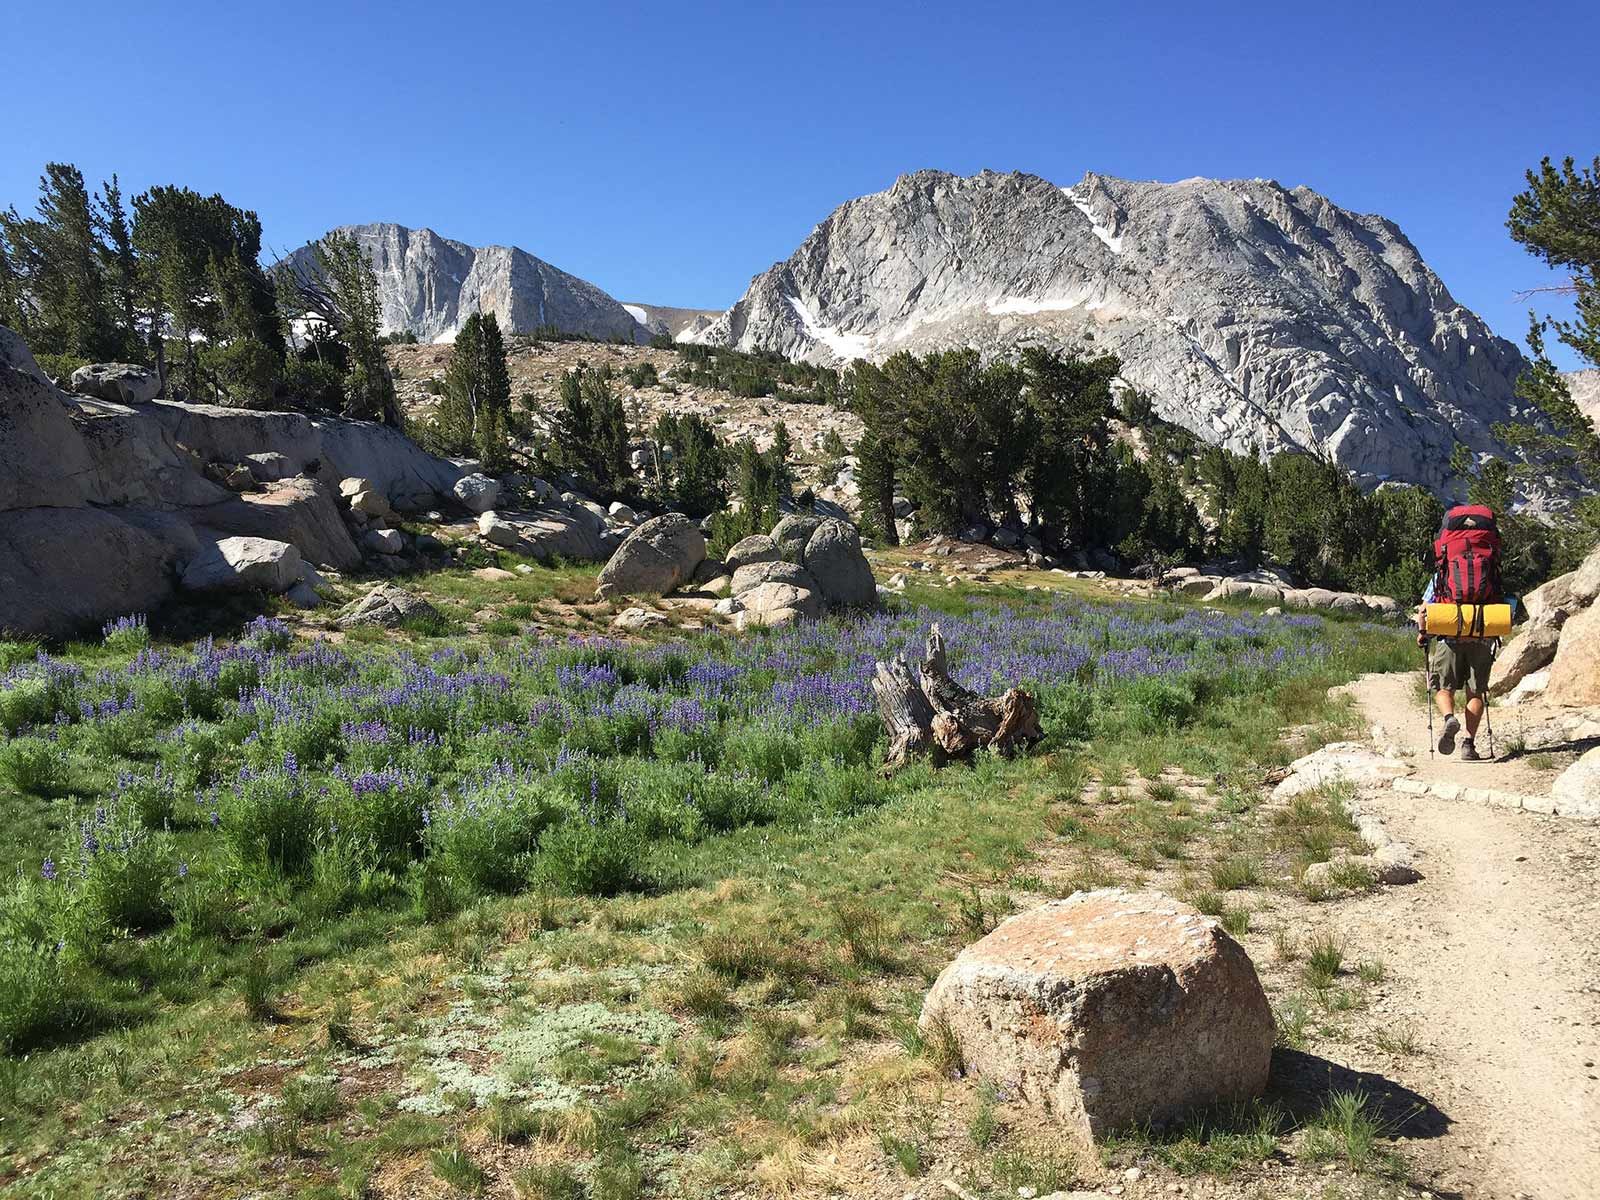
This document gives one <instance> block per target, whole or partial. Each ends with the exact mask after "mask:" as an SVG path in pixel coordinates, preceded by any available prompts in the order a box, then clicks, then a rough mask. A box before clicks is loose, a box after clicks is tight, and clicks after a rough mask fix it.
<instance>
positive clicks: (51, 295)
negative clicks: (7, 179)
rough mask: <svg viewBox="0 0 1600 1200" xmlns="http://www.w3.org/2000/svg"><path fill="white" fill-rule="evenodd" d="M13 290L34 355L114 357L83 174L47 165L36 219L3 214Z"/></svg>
mask: <svg viewBox="0 0 1600 1200" xmlns="http://www.w3.org/2000/svg"><path fill="white" fill-rule="evenodd" d="M0 230H3V231H4V235H5V240H6V243H7V247H8V258H9V267H8V269H9V270H10V271H11V272H12V273H13V274H14V276H15V278H16V283H15V284H14V285H13V293H14V294H13V299H12V304H13V305H18V306H20V307H25V308H26V318H25V320H23V321H22V322H21V323H22V324H25V325H26V327H27V329H28V335H29V337H30V339H31V340H32V343H33V348H34V350H35V351H37V352H41V353H46V354H65V355H71V356H74V357H77V358H85V359H107V358H113V357H115V356H116V354H117V351H118V349H119V348H120V347H119V338H118V334H117V328H116V323H115V321H114V319H113V317H112V313H111V307H110V304H109V303H108V299H107V294H106V284H105V275H104V263H103V246H102V244H101V242H100V238H99V236H98V233H97V230H96V224H95V214H94V210H93V207H92V205H91V201H90V196H89V189H88V188H87V187H86V186H85V185H84V182H83V173H82V172H80V171H79V170H78V168H77V167H74V166H72V165H71V164H69V163H47V164H45V173H44V175H43V176H41V177H40V179H39V200H38V203H37V204H36V206H35V215H34V216H32V217H24V216H22V215H20V214H19V213H18V212H17V210H16V208H15V207H13V208H11V209H9V210H7V211H6V212H4V213H0Z"/></svg>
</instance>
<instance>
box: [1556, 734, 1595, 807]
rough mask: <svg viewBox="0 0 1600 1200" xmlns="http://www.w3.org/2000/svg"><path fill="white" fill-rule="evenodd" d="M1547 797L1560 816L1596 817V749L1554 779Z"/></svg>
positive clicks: (1585, 754)
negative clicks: (1553, 803)
mask: <svg viewBox="0 0 1600 1200" xmlns="http://www.w3.org/2000/svg"><path fill="white" fill-rule="evenodd" d="M1550 797H1551V799H1552V800H1554V801H1555V804H1556V811H1557V812H1558V813H1560V814H1561V815H1563V816H1568V817H1600V746H1596V747H1594V748H1593V749H1591V750H1586V751H1584V753H1583V755H1582V756H1581V757H1580V758H1579V759H1578V761H1577V762H1575V763H1573V764H1572V765H1571V766H1570V767H1568V768H1567V769H1566V770H1565V771H1563V772H1561V774H1560V775H1558V776H1556V781H1555V784H1554V785H1553V786H1552V787H1551V789H1550Z"/></svg>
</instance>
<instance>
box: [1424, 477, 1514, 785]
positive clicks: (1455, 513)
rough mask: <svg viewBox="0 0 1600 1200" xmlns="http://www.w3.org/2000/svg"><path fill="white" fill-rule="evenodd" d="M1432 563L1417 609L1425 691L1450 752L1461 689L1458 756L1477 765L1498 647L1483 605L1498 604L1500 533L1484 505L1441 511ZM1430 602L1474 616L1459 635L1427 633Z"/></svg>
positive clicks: (1446, 751)
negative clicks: (1467, 610)
mask: <svg viewBox="0 0 1600 1200" xmlns="http://www.w3.org/2000/svg"><path fill="white" fill-rule="evenodd" d="M1433 565H1434V573H1433V578H1432V579H1430V580H1429V581H1428V586H1427V589H1426V590H1425V591H1424V592H1423V594H1422V604H1421V606H1420V607H1419V608H1418V609H1417V645H1419V646H1421V647H1423V649H1424V651H1425V654H1424V659H1425V661H1426V664H1427V674H1428V688H1429V690H1430V691H1431V692H1432V693H1433V702H1434V704H1435V705H1436V706H1437V707H1438V710H1439V713H1440V715H1441V716H1443V717H1444V728H1443V730H1441V732H1440V734H1439V743H1438V745H1439V753H1440V754H1446V755H1448V754H1453V753H1455V748H1456V737H1457V735H1458V734H1460V732H1461V722H1460V720H1459V719H1458V718H1457V717H1456V692H1457V690H1462V691H1465V692H1466V695H1467V703H1466V717H1467V726H1466V729H1467V732H1466V737H1464V738H1462V739H1461V757H1462V758H1463V759H1465V760H1466V761H1468V762H1478V761H1480V760H1481V759H1482V758H1483V756H1482V755H1481V754H1479V753H1478V746H1477V734H1478V725H1479V723H1480V722H1482V720H1483V710H1484V706H1485V705H1486V704H1487V703H1488V700H1489V672H1490V670H1491V669H1492V668H1493V666H1494V655H1495V650H1496V649H1497V648H1498V646H1499V640H1498V639H1497V638H1494V637H1489V636H1485V632H1486V631H1485V629H1484V624H1483V615H1482V614H1483V606H1484V605H1488V604H1499V603H1502V602H1503V596H1502V591H1503V589H1502V587H1501V581H1500V530H1499V527H1498V525H1497V524H1496V522H1495V516H1494V511H1493V510H1492V509H1490V508H1489V507H1488V506H1487V505H1482V504H1459V505H1457V506H1456V507H1454V508H1452V509H1450V511H1449V512H1447V513H1445V515H1444V522H1443V524H1441V525H1440V527H1439V534H1438V536H1437V537H1436V538H1435V539H1434V543H1433ZM1429 604H1454V605H1464V604H1466V605H1474V606H1476V607H1475V608H1474V609H1473V610H1472V611H1473V612H1474V613H1475V617H1474V619H1473V620H1471V621H1469V622H1467V623H1465V624H1458V629H1459V636H1455V637H1451V636H1441V635H1438V634H1433V635H1430V634H1429V633H1428V605H1429ZM1457 611H1458V613H1459V612H1460V611H1461V610H1460V609H1459V608H1458V610H1457ZM1430 641H1431V642H1432V643H1433V644H1432V646H1431V647H1430V646H1429V642H1430ZM1429 724H1430V725H1431V724H1432V722H1431V721H1430V722H1429Z"/></svg>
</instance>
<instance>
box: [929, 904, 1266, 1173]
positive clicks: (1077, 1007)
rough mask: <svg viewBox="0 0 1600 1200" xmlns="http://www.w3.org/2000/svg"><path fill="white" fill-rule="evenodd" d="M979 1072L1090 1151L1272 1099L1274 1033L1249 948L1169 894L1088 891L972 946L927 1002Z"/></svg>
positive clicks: (1029, 914)
mask: <svg viewBox="0 0 1600 1200" xmlns="http://www.w3.org/2000/svg"><path fill="white" fill-rule="evenodd" d="M940 1023H942V1024H943V1025H945V1026H947V1027H948V1029H949V1031H950V1033H951V1035H952V1036H953V1037H954V1039H955V1041H956V1043H957V1045H958V1046H959V1047H960V1050H961V1055H962V1060H963V1062H964V1063H965V1065H966V1068H967V1070H968V1071H969V1072H971V1073H973V1074H976V1075H977V1076H979V1077H981V1078H985V1079H991V1080H994V1081H995V1082H997V1083H1002V1084H1004V1085H1006V1086H1007V1087H1014V1088H1017V1089H1018V1090H1019V1091H1020V1092H1021V1094H1022V1096H1023V1098H1024V1099H1026V1100H1027V1101H1029V1102H1031V1103H1034V1104H1037V1105H1040V1106H1041V1107H1043V1108H1045V1109H1046V1110H1047V1111H1049V1112H1050V1113H1051V1114H1052V1115H1053V1116H1054V1117H1055V1118H1056V1119H1057V1120H1059V1121H1060V1122H1061V1123H1062V1124H1063V1125H1064V1126H1065V1127H1066V1128H1067V1129H1068V1130H1069V1131H1071V1132H1072V1133H1073V1134H1074V1135H1075V1136H1077V1137H1078V1138H1079V1139H1080V1140H1082V1141H1084V1142H1093V1141H1094V1140H1096V1139H1098V1138H1101V1137H1104V1136H1105V1135H1107V1134H1110V1133H1113V1132H1115V1131H1117V1130H1119V1129H1126V1128H1129V1127H1133V1126H1141V1125H1146V1124H1149V1125H1155V1126H1159V1125H1162V1124H1165V1123H1168V1122H1171V1121H1174V1120H1177V1119H1180V1118H1181V1117H1182V1116H1183V1115H1184V1114H1185V1113H1187V1112H1190V1111H1192V1110H1194V1109H1196V1108H1201V1107H1204V1106H1206V1105H1210V1104H1216V1103H1221V1102H1227V1101H1237V1100H1245V1099H1248V1098H1250V1097H1253V1096H1257V1095H1259V1094H1260V1093H1261V1091H1262V1090H1263V1089H1264V1088H1265V1087H1266V1083H1267V1072H1268V1067H1269V1064H1270V1062H1271V1058H1272V1042H1273V1032H1274V1028H1273V1021H1272V1011H1271V1008H1270V1007H1269V1006H1268V1004H1267V998H1266V995H1265V993H1264V992H1263V991H1262V989H1261V982H1260V980H1259V979H1258V978H1257V977H1256V971H1255V967H1254V965H1253V964H1252V963H1251V962H1250V958H1249V956H1248V955H1247V954H1246V953H1245V952H1244V950H1243V948H1242V947H1240V945H1239V944H1238V943H1237V942H1235V941H1234V940H1233V939H1232V938H1231V937H1229V936H1228V935H1227V934H1226V933H1225V932H1223V930H1222V929H1221V927H1220V926H1219V925H1218V924H1217V922H1216V921H1215V920H1212V919H1211V918H1209V917H1205V916H1203V915H1201V914H1200V913H1199V912H1198V911H1197V910H1195V909H1193V908H1191V907H1189V906H1188V905H1186V904H1182V903H1180V902H1179V901H1177V900H1174V899H1172V898H1170V897H1168V896H1163V895H1160V894H1158V893H1154V892H1127V891H1123V890H1121V889H1115V888H1113V889H1107V890H1102V891H1094V892H1080V893H1078V894H1076V895H1074V896H1071V897H1069V898H1067V899H1065V900H1053V901H1050V902H1049V903H1047V904H1044V905H1041V906H1040V907H1038V908H1035V909H1033V910H1031V911H1030V912H1026V913H1023V914H1021V915H1019V916H1015V917H1012V918H1011V919H1010V920H1007V921H1005V922H1003V923H1002V924H1001V925H1000V926H999V927H998V928H997V929H995V931H994V932H993V933H991V934H989V935H988V936H987V937H985V938H983V939H982V940H981V941H979V942H977V943H975V944H973V945H971V946H968V947H967V948H966V949H965V950H963V951H962V952H961V954H960V955H959V956H958V957H957V958H956V960H955V961H954V962H953V963H951V965H950V966H948V967H947V968H945V970H944V972H943V973H942V974H941V975H940V976H939V978H938V980H937V981H936V982H935V983H934V985H933V988H932V990H931V991H930V992H929V993H928V997H927V1000H926V1001H925V1002H924V1004H923V1008H922V1018H921V1025H922V1027H923V1029H924V1030H927V1029H929V1028H930V1027H932V1026H935V1025H937V1024H940Z"/></svg>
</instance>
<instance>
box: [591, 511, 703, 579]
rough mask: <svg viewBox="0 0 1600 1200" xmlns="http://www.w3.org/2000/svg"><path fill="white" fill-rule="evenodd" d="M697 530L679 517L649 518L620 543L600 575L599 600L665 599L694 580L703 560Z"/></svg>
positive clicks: (677, 514) (701, 535) (680, 515)
mask: <svg viewBox="0 0 1600 1200" xmlns="http://www.w3.org/2000/svg"><path fill="white" fill-rule="evenodd" d="M705 556H706V539H705V535H704V534H702V533H701V532H700V527H699V526H698V525H696V524H695V523H694V522H693V521H691V520H690V519H689V518H688V517H686V516H684V515H683V514H682V513H664V514H662V515H661V516H659V517H652V518H651V519H650V520H648V521H646V522H644V524H642V525H640V526H638V527H637V528H635V529H634V530H633V531H632V532H631V533H629V534H628V536H627V537H625V538H624V539H623V540H622V544H621V545H620V546H618V547H617V550H616V553H615V554H613V555H612V556H611V561H610V562H608V563H606V565H605V567H604V568H603V569H602V570H601V572H600V583H599V588H598V589H597V590H598V591H599V594H600V595H601V596H605V597H610V596H638V595H657V596H660V595H665V594H666V593H668V592H670V591H672V590H673V589H675V588H677V587H680V586H681V585H683V584H686V583H688V582H689V581H690V580H691V579H693V578H694V571H695V568H696V567H698V566H699V565H700V563H701V562H702V561H703V560H704V559H705Z"/></svg>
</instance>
